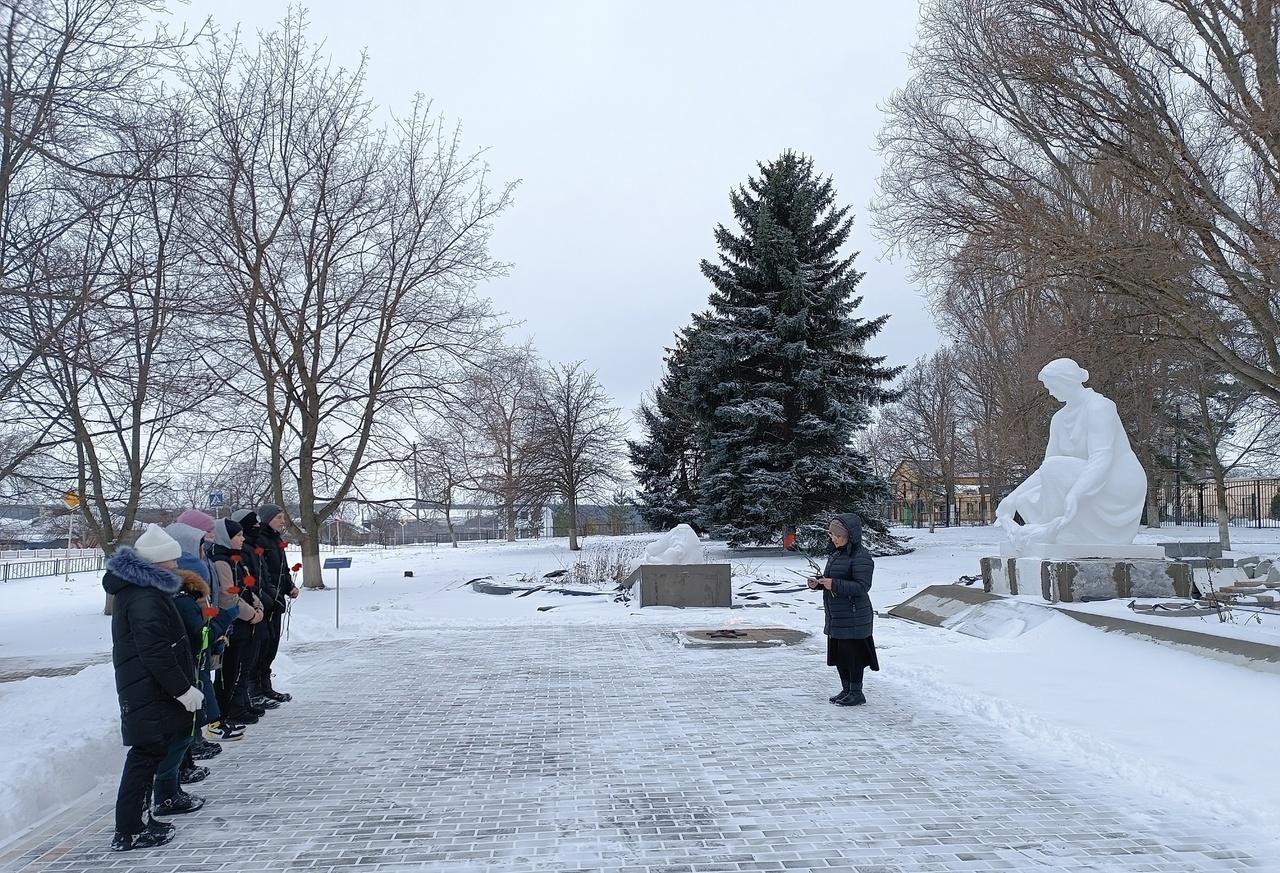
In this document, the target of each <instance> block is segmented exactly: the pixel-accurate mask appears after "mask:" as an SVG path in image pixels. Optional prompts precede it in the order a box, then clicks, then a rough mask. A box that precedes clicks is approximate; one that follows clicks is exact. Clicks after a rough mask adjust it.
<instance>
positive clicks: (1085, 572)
mask: <svg viewBox="0 0 1280 873" xmlns="http://www.w3.org/2000/svg"><path fill="white" fill-rule="evenodd" d="M982 587H983V589H984V590H985V591H986V592H987V593H989V594H1011V595H1016V594H1032V595H1035V594H1038V595H1039V596H1041V597H1042V598H1044V599H1045V600H1047V601H1049V602H1050V603H1058V602H1062V603H1076V602H1079V601H1081V600H1086V599H1087V600H1108V599H1112V598H1117V597H1190V596H1191V566H1190V565H1189V564H1186V563H1183V562H1181V561H1170V560H1167V559H1165V558H1163V557H1161V558H1160V559H1158V560H1157V559H1153V558H1116V557H1108V558H1076V559H1073V560H1054V559H1049V558H1039V557H1036V558H1006V557H993V558H983V559H982Z"/></svg>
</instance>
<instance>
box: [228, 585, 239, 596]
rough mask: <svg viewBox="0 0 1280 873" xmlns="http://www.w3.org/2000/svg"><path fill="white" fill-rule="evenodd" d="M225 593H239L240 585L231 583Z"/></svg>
mask: <svg viewBox="0 0 1280 873" xmlns="http://www.w3.org/2000/svg"><path fill="white" fill-rule="evenodd" d="M227 593H228V594H239V593H240V586H239V585H232V586H230V587H229V588H227Z"/></svg>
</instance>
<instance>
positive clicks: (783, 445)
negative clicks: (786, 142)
mask: <svg viewBox="0 0 1280 873" xmlns="http://www.w3.org/2000/svg"><path fill="white" fill-rule="evenodd" d="M759 171H760V172H759V175H758V176H756V177H753V178H751V179H749V180H748V181H747V184H746V185H745V186H741V187H739V188H738V189H737V190H736V191H734V192H732V194H731V201H732V206H733V212H734V216H735V218H736V220H737V224H738V225H739V230H738V231H737V232H734V231H731V230H729V229H727V228H725V227H724V226H723V225H721V226H718V227H717V228H716V232H715V239H716V245H717V247H718V248H719V250H720V251H719V259H718V263H711V262H709V261H703V262H702V272H703V274H704V275H705V276H706V277H707V278H708V279H710V280H711V283H712V285H714V286H715V290H714V291H713V292H712V294H711V296H710V303H711V310H710V311H709V312H707V313H704V314H701V315H698V316H695V319H694V328H693V330H695V331H697V332H698V333H699V334H700V335H701V336H702V338H703V341H702V342H700V343H699V350H700V354H698V355H693V356H690V357H689V359H688V361H687V362H686V367H685V369H686V375H687V378H688V391H689V396H690V399H691V404H692V409H693V411H694V412H695V413H696V414H697V415H698V417H699V418H700V419H701V422H702V426H703V428H704V429H705V458H704V463H703V468H702V470H701V475H700V476H699V483H698V484H699V489H698V497H699V503H700V505H701V515H702V518H703V519H704V521H705V522H706V523H708V525H709V526H710V527H711V529H712V530H713V531H714V532H715V533H716V534H717V535H720V536H724V537H725V538H726V539H727V540H728V541H729V543H730V544H731V545H734V546H738V545H747V544H764V543H769V542H777V541H778V537H779V536H781V535H785V534H787V533H791V532H796V531H799V532H800V533H801V534H803V533H805V532H806V530H807V531H810V532H813V531H815V530H816V529H817V528H818V527H819V526H821V527H822V528H825V525H826V521H827V516H828V515H829V514H830V513H833V512H847V511H857V512H858V513H859V514H861V515H862V518H863V521H864V529H865V531H866V534H867V539H868V540H869V544H870V545H872V546H874V547H875V548H876V549H877V550H878V551H880V552H881V553H884V552H889V551H901V545H900V544H899V543H897V541H896V540H894V539H893V538H892V536H891V535H889V533H888V529H887V527H886V525H885V524H884V522H883V521H882V520H881V519H880V518H878V517H877V516H876V515H875V514H874V508H873V507H874V504H875V503H876V502H877V501H879V500H883V499H885V498H887V497H888V496H889V494H888V488H887V486H886V484H885V483H884V481H883V480H882V479H880V478H879V477H877V476H876V475H875V474H874V473H873V471H872V469H871V466H870V464H869V463H868V461H867V459H866V458H865V457H864V456H862V455H861V454H859V453H858V452H857V451H856V450H855V449H854V447H853V436H854V434H855V433H856V432H857V431H859V430H861V429H863V428H865V427H867V426H868V425H869V424H870V413H869V410H870V408H871V407H872V406H873V405H876V404H881V403H885V402H888V401H891V400H893V399H895V397H896V394H895V393H894V391H893V390H892V389H891V388H890V387H888V385H887V383H889V382H891V381H892V380H893V379H894V378H895V377H896V376H897V375H898V374H899V373H900V372H901V368H893V367H885V366H884V358H883V357H874V356H871V355H868V354H867V353H866V352H865V348H866V344H867V342H868V341H869V340H870V339H871V338H872V337H874V336H875V335H876V334H877V333H879V332H880V330H881V329H882V328H883V327H884V325H885V322H886V321H887V320H888V316H887V315H886V316H880V317H878V318H872V319H863V318H860V317H858V316H856V315H855V312H856V311H857V309H858V307H859V305H860V304H861V303H862V298H861V297H855V296H854V289H855V288H856V287H857V285H858V282H859V281H860V280H861V278H862V273H859V272H858V271H856V270H855V269H854V268H853V261H854V257H855V256H856V255H848V256H843V255H841V253H840V249H841V247H842V246H844V244H845V242H846V241H847V240H848V238H849V232H850V230H851V228H852V226H853V218H852V217H851V216H850V215H849V209H848V207H841V208H837V207H836V205H835V199H836V194H835V188H834V186H833V184H832V181H831V179H830V178H822V177H820V176H819V175H818V174H817V173H816V172H815V171H814V167H813V161H812V160H811V159H810V158H808V157H806V156H804V155H800V154H796V153H794V152H791V151H788V152H785V153H783V155H782V156H781V157H779V158H778V159H777V160H775V161H772V162H770V163H767V164H760V165H759Z"/></svg>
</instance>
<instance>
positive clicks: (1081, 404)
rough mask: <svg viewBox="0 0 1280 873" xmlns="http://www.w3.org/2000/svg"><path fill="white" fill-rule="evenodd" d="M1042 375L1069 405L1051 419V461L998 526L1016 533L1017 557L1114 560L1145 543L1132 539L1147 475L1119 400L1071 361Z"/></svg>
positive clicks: (1010, 500)
mask: <svg viewBox="0 0 1280 873" xmlns="http://www.w3.org/2000/svg"><path fill="white" fill-rule="evenodd" d="M1039 378H1040V381H1041V382H1043V383H1044V387H1045V388H1046V389H1048V391H1049V393H1050V394H1052V395H1053V396H1054V398H1055V399H1057V400H1060V401H1062V402H1063V403H1065V404H1066V405H1065V406H1063V407H1062V408H1061V409H1059V410H1058V411H1057V412H1056V413H1054V416H1053V421H1052V422H1050V424H1049V445H1048V447H1047V448H1046V449H1045V453H1044V463H1043V464H1041V465H1040V468H1039V469H1038V470H1036V471H1035V472H1034V473H1032V474H1031V475H1030V476H1029V477H1027V480H1026V481H1025V482H1023V483H1022V484H1021V485H1019V486H1018V487H1017V488H1015V489H1014V490H1013V492H1012V493H1010V494H1009V496H1008V497H1006V498H1005V499H1004V500H1001V501H1000V505H999V506H998V507H996V521H995V523H996V525H997V526H999V527H1001V528H1003V529H1004V531H1005V532H1006V533H1007V534H1008V536H1009V540H1010V545H1011V547H1012V552H1011V553H1012V555H1014V556H1020V555H1035V554H1039V555H1042V556H1043V557H1062V556H1065V555H1061V554H1058V555H1055V554H1050V553H1051V552H1059V553H1061V552H1071V551H1074V552H1089V553H1090V555H1091V556H1096V557H1107V556H1108V555H1107V553H1108V549H1107V548H1106V547H1108V546H1114V547H1124V546H1129V551H1134V550H1135V549H1136V548H1140V547H1133V546H1130V545H1129V544H1131V543H1132V542H1133V537H1134V534H1136V533H1137V532H1138V525H1139V523H1140V521H1141V519H1142V508H1143V506H1144V504H1145V503H1146V497H1147V474H1146V472H1145V471H1144V470H1143V469H1142V464H1141V463H1139V462H1138V458H1137V456H1136V455H1135V454H1134V453H1133V449H1132V448H1131V447H1130V446H1129V437H1128V435H1126V434H1125V431H1124V425H1122V424H1121V423H1120V416H1119V414H1118V413H1117V412H1116V405H1115V403H1113V402H1112V401H1110V400H1108V399H1107V398H1105V397H1103V396H1102V395H1101V394H1098V393H1096V392H1095V391H1094V390H1093V389H1092V388H1086V387H1085V386H1084V383H1085V382H1086V381H1088V379H1089V371H1087V370H1085V369H1083V368H1082V367H1081V366H1080V365H1079V364H1077V363H1076V362H1075V361H1073V360H1071V359H1070V358H1059V359H1057V360H1056V361H1050V362H1049V363H1048V364H1046V365H1045V366H1044V369H1042V370H1041V371H1040V374H1039ZM1014 513H1017V514H1018V515H1020V516H1021V517H1022V520H1023V522H1024V524H1021V525H1019V524H1018V523H1017V522H1015V521H1014V518H1013V516H1014ZM1052 546H1058V547H1059V548H1056V549H1055V548H1052ZM1121 551H1124V549H1123V548H1121V549H1111V550H1110V552H1111V553H1114V554H1116V555H1117V556H1120V555H1119V552H1121ZM1093 553H1101V554H1096V555H1095V554H1093ZM1081 556H1083V555H1081Z"/></svg>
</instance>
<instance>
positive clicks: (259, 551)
mask: <svg viewBox="0 0 1280 873" xmlns="http://www.w3.org/2000/svg"><path fill="white" fill-rule="evenodd" d="M253 553H254V554H255V555H265V554H266V553H267V550H266V549H264V548H263V547H262V546H254V547H253Z"/></svg>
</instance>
